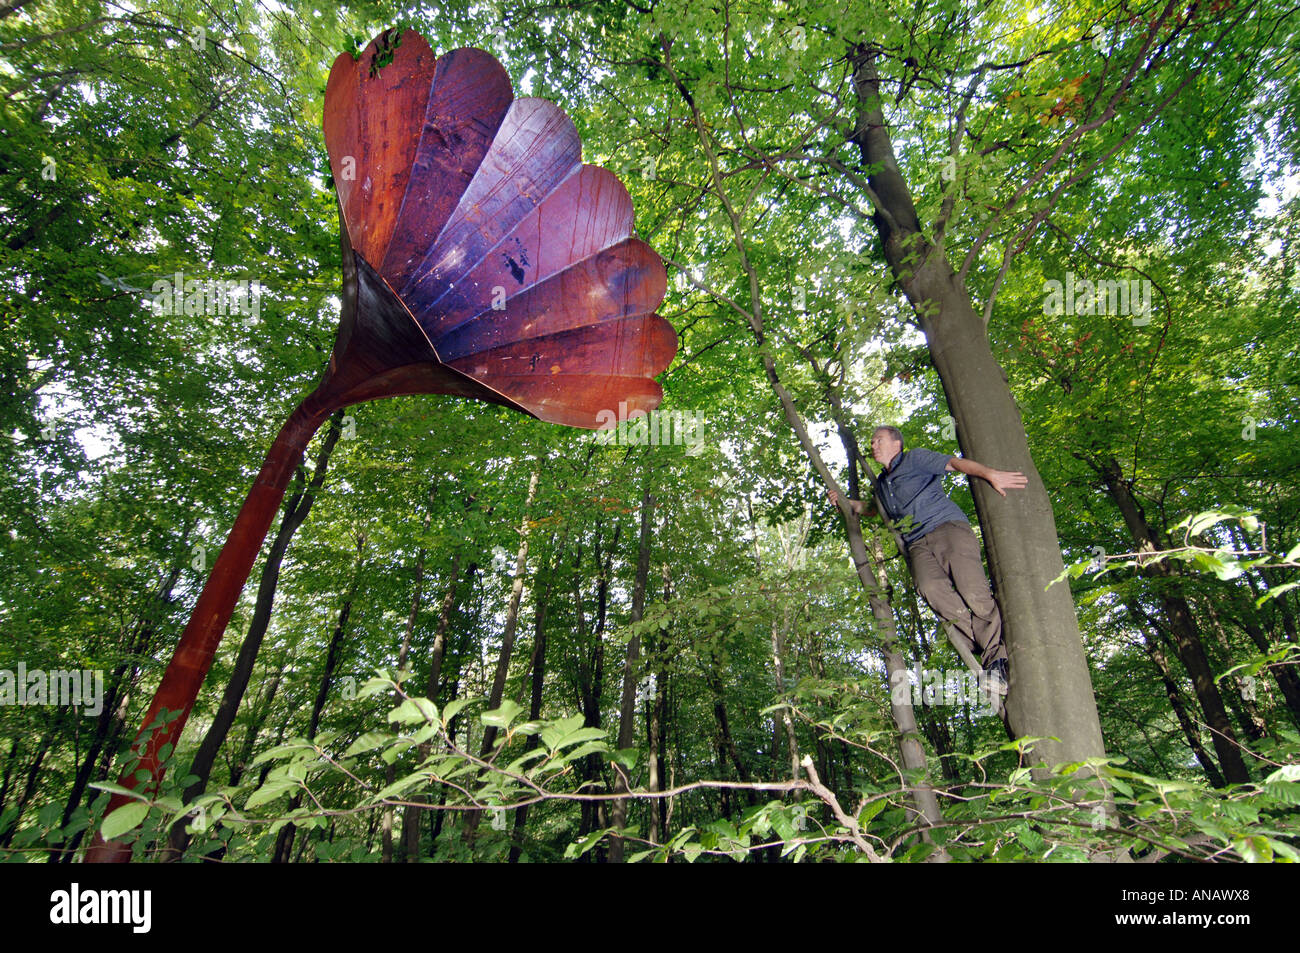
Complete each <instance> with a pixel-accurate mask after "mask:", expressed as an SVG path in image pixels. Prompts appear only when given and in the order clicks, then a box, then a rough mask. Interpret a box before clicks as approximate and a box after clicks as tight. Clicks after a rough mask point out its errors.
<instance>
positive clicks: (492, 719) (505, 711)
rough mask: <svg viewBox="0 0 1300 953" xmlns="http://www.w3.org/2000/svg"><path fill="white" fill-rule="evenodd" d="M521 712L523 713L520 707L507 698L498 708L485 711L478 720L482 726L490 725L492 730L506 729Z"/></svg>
mask: <svg viewBox="0 0 1300 953" xmlns="http://www.w3.org/2000/svg"><path fill="white" fill-rule="evenodd" d="M521 711H523V708H522V707H520V706H519V705H518V704H517V703H516V702H513V701H511V700H510V699H509V698H507V699H506V700H505V701H503V702H502V703H501V707H500V708H496V709H493V710H492V711H485V712H483V714H481V715H479V720H480V721H482V722H483V724H485V725H490V726H492V727H494V728H508V727H509V726H510V722H512V721H514V720H515V718H516V717H518V715H519V713H520V712H521Z"/></svg>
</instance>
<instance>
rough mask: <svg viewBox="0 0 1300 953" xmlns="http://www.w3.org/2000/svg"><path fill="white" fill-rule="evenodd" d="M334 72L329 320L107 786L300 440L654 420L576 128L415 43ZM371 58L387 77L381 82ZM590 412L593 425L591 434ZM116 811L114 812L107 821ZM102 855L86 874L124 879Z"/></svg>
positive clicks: (215, 610) (641, 292) (167, 702)
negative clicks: (408, 418) (406, 427)
mask: <svg viewBox="0 0 1300 953" xmlns="http://www.w3.org/2000/svg"><path fill="white" fill-rule="evenodd" d="M394 39H395V34H393V33H392V32H391V31H390V32H389V33H386V34H383V35H381V36H380V37H376V38H375V40H373V41H372V42H371V43H370V45H369V46H368V47H367V48H366V50H365V51H364V52H363V53H362V55H361V56H360V58H358V59H354V58H353V57H352V56H351V55H350V54H346V53H345V54H343V55H341V56H340V57H339V58H338V59H337V60H336V61H335V63H334V66H333V68H332V70H331V71H330V76H329V81H328V83H327V85H326V93H325V110H324V118H323V126H324V132H325V142H326V146H327V148H328V150H329V154H330V164H331V167H332V170H333V174H334V182H335V187H336V190H337V192H338V198H339V210H340V217H341V219H342V221H343V235H342V244H343V314H342V316H341V319H340V322H339V332H338V337H337V339H336V341H335V346H334V353H333V355H332V356H331V358H330V362H329V366H328V367H327V369H326V371H325V374H324V376H323V377H322V379H321V382H320V384H319V385H318V386H317V388H316V390H315V391H313V392H312V393H311V394H310V395H309V396H308V397H307V398H306V399H304V401H303V402H302V404H301V405H300V406H299V407H298V408H297V409H296V410H295V411H294V412H293V414H292V416H291V417H290V418H289V420H288V421H287V422H286V423H285V425H284V427H283V428H282V429H281V431H280V434H279V436H277V437H276V439H275V442H274V443H273V444H272V446H271V450H270V452H269V453H268V454H267V457H266V461H265V463H264V464H263V466H262V470H261V472H260V473H259V475H258V477H257V480H256V481H255V482H254V485H253V488H252V490H251V491H250V492H249V495H248V498H247V500H246V501H245V503H244V506H243V507H242V509H241V510H240V512H239V516H238V517H237V518H236V520H235V525H234V526H233V527H232V528H231V531H230V535H229V536H228V537H227V539H226V545H225V546H224V547H223V549H222V551H221V554H220V556H219V557H218V559H217V562H216V565H215V566H214V567H213V570H212V573H211V575H209V577H208V580H207V582H206V584H205V585H204V588H203V592H202V594H201V595H200V596H199V600H198V603H197V605H196V606H195V608H194V612H193V613H192V614H191V616H190V620H189V623H188V624H187V625H186V627H185V631H184V632H183V633H182V634H181V638H180V642H179V643H178V645H177V648H176V652H175V654H174V656H173V657H172V660H171V662H170V664H169V665H168V667H167V670H166V672H165V673H164V674H163V679H162V683H161V685H160V686H159V688H158V691H157V693H156V694H155V696H154V699H153V703H152V704H151V705H150V707H149V711H148V713H147V714H146V715H145V719H144V727H145V728H147V727H148V726H150V725H153V724H154V723H155V722H156V721H157V720H158V719H159V717H160V715H162V714H163V713H164V712H169V713H172V715H173V717H172V718H171V720H169V721H167V722H166V723H165V725H164V726H163V727H162V728H161V729H159V730H157V731H155V732H154V733H153V734H152V735H149V736H147V737H146V736H145V735H144V733H143V732H144V728H142V732H141V734H140V735H138V736H137V739H136V747H135V750H136V752H137V753H139V754H140V762H139V764H138V765H136V766H134V768H133V769H132V771H129V772H127V773H125V774H124V775H123V776H122V777H121V778H120V779H119V783H120V784H122V785H123V786H125V787H129V788H135V787H137V786H139V782H138V781H137V779H136V775H135V773H134V772H135V771H138V770H140V769H143V770H144V771H146V772H148V775H149V777H150V778H151V780H150V781H149V782H147V784H146V787H149V788H156V787H157V785H158V782H159V781H160V778H161V767H160V764H159V760H160V759H159V753H160V749H162V748H163V746H164V745H168V744H171V745H174V744H175V742H176V741H177V739H178V738H179V737H180V733H181V730H182V729H183V727H184V725H185V722H186V719H187V718H188V717H189V713H190V710H191V709H192V708H193V706H194V701H195V699H196V698H197V697H198V693H199V689H200V687H201V686H202V684H203V680H204V678H205V677H206V676H207V673H208V669H209V668H210V667H211V665H212V659H213V657H214V656H215V654H216V650H217V647H218V645H219V644H220V642H221V637H222V635H223V633H224V632H225V628H226V624H227V622H228V621H229V619H230V616H231V613H232V612H233V611H234V607H235V604H236V602H237V601H238V600H239V595H240V593H241V592H242V591H243V587H244V584H245V582H246V581H247V578H248V574H249V572H250V571H251V569H252V566H253V563H254V561H255V560H256V558H257V554H258V551H259V550H260V548H261V545H262V542H263V540H264V539H265V537H266V533H267V531H268V530H269V529H270V525H271V521H272V520H273V519H274V517H275V514H276V512H277V511H278V509H279V506H280V503H281V501H282V499H283V497H284V491H285V488H286V487H287V486H288V483H289V479H290V477H291V475H292V473H293V471H294V469H295V467H296V466H297V465H298V463H299V461H300V460H301V459H302V455H303V452H304V450H305V449H306V447H307V444H308V442H309V441H310V440H311V437H312V435H313V434H314V433H315V432H316V431H317V429H319V427H320V426H321V424H322V423H324V421H325V420H326V419H327V418H328V417H329V415H330V414H331V413H332V412H334V411H335V410H337V409H339V408H341V407H346V406H349V405H351V404H355V403H359V402H362V401H368V400H377V399H379V398H383V397H391V396H396V395H399V394H417V393H431V394H454V395H459V396H462V397H469V398H473V399H476V400H483V401H488V402H491V403H496V404H501V405H503V406H506V407H511V408H513V409H515V410H518V411H521V412H523V413H527V414H531V415H533V416H536V417H539V418H541V419H542V420H547V421H551V422H554V423H560V424H566V425H568V426H573V427H585V428H596V427H597V426H598V425H608V423H609V416H610V415H619V416H623V415H627V414H630V413H632V412H634V411H638V410H646V411H648V410H651V409H653V408H655V407H657V406H658V405H659V402H660V401H661V399H662V397H663V391H662V389H661V388H660V386H659V384H658V383H657V382H656V381H655V380H654V377H655V375H657V374H659V373H660V372H662V371H663V370H664V369H665V368H667V366H668V364H669V363H670V362H671V361H672V359H673V356H674V355H675V354H676V351H677V335H676V333H675V332H674V330H673V328H672V325H670V324H669V323H668V322H667V321H665V320H664V319H663V318H662V317H660V316H659V315H657V314H655V313H654V311H655V308H657V307H658V305H659V303H660V302H661V301H662V300H663V297H664V294H665V290H666V287H667V282H666V275H665V272H664V267H663V263H662V261H661V260H660V258H659V256H658V255H656V254H655V252H654V251H653V250H652V249H651V248H650V247H649V246H648V245H646V244H645V243H644V242H641V241H639V240H637V239H636V238H635V237H633V235H632V203H631V201H630V199H629V198H628V194H627V190H626V189H625V188H624V187H623V185H622V183H620V182H619V181H618V178H617V177H616V176H615V175H614V174H613V173H611V172H608V171H607V170H605V169H600V168H596V167H593V166H585V165H583V164H582V158H581V143H580V142H579V140H578V135H577V132H576V130H575V129H574V126H573V123H572V122H571V121H570V120H569V118H568V117H567V116H565V115H564V113H563V112H562V111H561V110H560V109H558V108H557V107H556V106H554V105H553V104H551V103H549V102H546V101H544V100H541V99H533V98H522V99H514V97H513V92H512V90H511V86H510V79H509V77H508V76H507V74H506V72H505V70H504V69H503V68H502V67H501V65H500V64H499V63H498V62H497V61H496V60H495V59H493V58H492V57H491V56H490V55H489V54H487V53H484V52H483V51H481V50H473V49H463V50H455V51H452V52H450V53H446V54H444V55H443V56H441V57H438V58H435V57H434V55H433V53H432V51H431V50H430V49H429V46H428V44H427V43H426V42H425V40H424V38H423V37H421V36H420V35H419V34H418V33H415V32H414V31H407V32H406V33H404V34H402V35H401V42H400V44H399V45H397V47H396V49H395V50H392V49H391V46H392V42H393V40H394ZM383 50H388V51H390V52H391V53H392V62H391V63H388V64H387V65H384V66H382V67H378V63H377V58H378V56H379V55H380V53H381V52H382V51H383ZM602 411H605V412H607V413H606V414H605V415H602V413H601V412H602ZM127 800H128V798H126V797H125V796H124V795H116V796H114V798H113V800H112V801H111V802H110V805H109V809H110V810H113V809H116V808H117V807H119V806H121V805H122V804H124V803H126V801H127ZM129 859H130V850H129V848H127V847H125V845H122V844H118V843H107V842H105V841H103V840H102V838H96V841H95V844H94V845H93V846H92V848H91V850H90V851H89V852H88V854H87V860H89V861H125V860H129Z"/></svg>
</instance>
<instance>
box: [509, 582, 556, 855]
mask: <svg viewBox="0 0 1300 953" xmlns="http://www.w3.org/2000/svg"><path fill="white" fill-rule="evenodd" d="M540 575H541V574H540V573H539V576H540ZM549 596H550V579H549V577H548V578H547V579H545V580H543V579H541V578H539V579H538V580H537V585H536V597H535V599H534V610H533V657H532V670H533V687H532V694H531V696H530V698H529V702H528V720H529V721H537V719H539V718H541V717H542V687H543V685H545V683H546V602H547V599H548V598H549ZM540 743H541V742H540V739H539V738H538V736H537V735H535V734H534V735H529V736H528V740H527V741H526V742H525V743H524V751H525V753H526V752H529V751H532V750H533V749H534V748H536V747H537V746H538V744H540ZM527 825H528V805H526V804H525V805H524V806H523V807H521V808H519V809H518V810H516V811H515V823H514V833H513V835H512V838H511V844H510V855H509V857H508V858H507V860H508V862H509V863H512V864H515V863H518V862H519V855H520V854H521V853H522V852H523V843H524V835H525V834H526V832H527V829H528V827H527Z"/></svg>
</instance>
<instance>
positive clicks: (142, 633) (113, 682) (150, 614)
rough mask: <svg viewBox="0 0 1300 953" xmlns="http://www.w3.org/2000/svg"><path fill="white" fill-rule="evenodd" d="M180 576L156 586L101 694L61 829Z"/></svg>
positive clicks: (60, 856)
mask: <svg viewBox="0 0 1300 953" xmlns="http://www.w3.org/2000/svg"><path fill="white" fill-rule="evenodd" d="M188 537H189V534H188V533H187V534H186V539H188ZM182 545H183V543H182ZM180 576H181V567H180V566H179V565H177V566H174V567H172V570H171V572H170V573H169V574H168V576H167V578H166V579H164V580H163V581H162V583H161V584H160V585H159V587H158V592H157V593H156V594H155V596H154V597H153V599H152V600H151V601H150V607H149V608H148V609H146V610H145V612H144V613H143V615H142V616H141V618H140V619H139V620H138V621H137V623H136V624H135V626H133V635H132V637H131V638H130V639H129V640H128V645H127V657H126V658H125V659H123V661H122V662H121V663H119V664H118V666H117V667H116V668H115V669H114V670H113V675H112V677H111V678H110V679H109V684H108V691H107V692H105V694H104V703H103V704H104V707H103V710H102V711H100V713H99V718H98V719H97V723H96V725H95V735H94V737H93V738H92V739H91V742H90V746H89V747H88V748H87V749H86V754H85V756H84V757H83V758H82V759H81V764H80V765H79V766H78V768H77V774H76V777H74V778H73V781H72V790H71V791H70V792H69V793H68V801H67V804H66V805H65V806H64V808H63V826H65V827H66V826H67V825H68V823H69V822H70V821H71V820H72V814H73V812H74V811H76V809H77V806H78V805H79V804H80V803H81V799H82V797H83V796H84V795H85V793H86V786H87V785H88V784H89V783H90V779H91V777H92V776H93V775H94V772H95V765H96V764H97V763H98V762H99V760H100V758H101V756H102V755H103V753H104V750H105V746H106V745H107V744H108V742H109V739H110V737H112V728H113V725H114V722H115V720H116V719H117V717H118V700H119V699H120V698H122V697H123V696H125V695H126V693H127V692H128V691H129V690H130V687H131V682H132V676H133V674H134V664H133V659H135V658H138V657H140V656H142V655H143V654H144V653H145V651H146V650H147V649H148V647H149V644H150V643H151V642H152V641H153V637H154V635H155V634H156V632H157V630H158V624H157V623H158V612H159V611H161V610H162V609H163V608H164V607H166V606H167V605H168V604H169V603H170V602H171V596H172V590H173V589H174V588H175V587H176V583H177V581H178V580H179V579H180ZM80 842H81V833H80V832H79V833H78V834H77V835H76V836H75V837H73V838H72V839H71V840H70V841H69V842H68V843H67V844H65V845H64V848H63V850H62V851H55V852H51V854H50V860H51V862H62V863H67V862H70V861H71V860H72V856H73V852H74V851H75V849H76V847H77V845H78V844H79V843H80Z"/></svg>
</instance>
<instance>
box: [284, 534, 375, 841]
mask: <svg viewBox="0 0 1300 953" xmlns="http://www.w3.org/2000/svg"><path fill="white" fill-rule="evenodd" d="M365 550H366V537H365V535H364V534H362V535H358V536H357V568H356V573H355V575H354V576H353V577H352V585H351V586H350V587H349V590H348V594H347V597H346V598H345V599H344V600H343V605H342V607H341V608H340V609H339V618H338V622H337V623H336V624H335V626H334V634H333V636H332V637H331V638H330V646H329V651H328V652H327V653H326V655H325V671H324V672H323V673H322V674H321V680H320V688H319V689H318V690H317V691H316V701H315V703H314V704H313V705H312V707H311V719H310V721H309V722H308V723H307V740H308V741H313V740H315V738H316V730H317V729H318V728H319V727H320V716H321V713H322V712H323V711H324V710H325V701H326V700H327V699H328V698H329V693H330V688H331V687H332V686H333V685H334V671H335V669H336V668H337V666H338V660H339V650H340V648H341V647H342V645H343V637H344V636H345V635H347V634H348V630H349V625H348V620H349V618H350V617H351V615H352V603H353V601H354V600H355V598H356V593H357V589H358V588H359V587H360V585H361V575H362V570H363V569H364V567H365ZM301 803H302V796H301V795H298V796H296V797H294V798H293V800H292V801H290V802H289V810H290V811H294V810H296V809H297V808H298V806H299V805H300V804H301ZM295 831H296V828H295V827H294V825H293V824H286V825H284V827H282V828H280V835H279V837H277V838H276V841H275V855H274V857H273V858H272V860H271V862H272V863H275V864H284V863H288V862H289V854H290V851H292V850H293V839H294V833H295Z"/></svg>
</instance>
